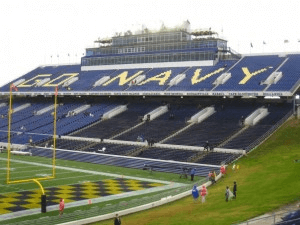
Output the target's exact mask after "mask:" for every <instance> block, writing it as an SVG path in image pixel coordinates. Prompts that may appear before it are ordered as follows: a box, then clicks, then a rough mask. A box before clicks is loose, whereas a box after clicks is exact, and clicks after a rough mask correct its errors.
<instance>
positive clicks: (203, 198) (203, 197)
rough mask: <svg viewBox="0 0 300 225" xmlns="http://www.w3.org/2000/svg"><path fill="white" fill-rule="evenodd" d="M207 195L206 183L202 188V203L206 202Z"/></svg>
mask: <svg viewBox="0 0 300 225" xmlns="http://www.w3.org/2000/svg"><path fill="white" fill-rule="evenodd" d="M206 195H207V189H206V187H205V185H203V186H202V189H201V196H202V203H204V202H205V196H206Z"/></svg>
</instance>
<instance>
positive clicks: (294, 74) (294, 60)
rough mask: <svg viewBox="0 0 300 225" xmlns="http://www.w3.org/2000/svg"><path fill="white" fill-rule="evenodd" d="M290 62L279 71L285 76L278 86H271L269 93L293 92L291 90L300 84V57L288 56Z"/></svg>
mask: <svg viewBox="0 0 300 225" xmlns="http://www.w3.org/2000/svg"><path fill="white" fill-rule="evenodd" d="M287 57H288V61H287V62H286V63H285V64H284V65H283V66H282V67H281V68H280V69H279V71H280V72H282V74H283V78H281V79H280V80H279V81H278V82H277V83H276V84H273V85H271V87H269V88H268V89H267V91H293V90H291V89H292V88H293V86H294V85H295V84H297V82H299V74H300V65H299V60H300V55H288V56H287Z"/></svg>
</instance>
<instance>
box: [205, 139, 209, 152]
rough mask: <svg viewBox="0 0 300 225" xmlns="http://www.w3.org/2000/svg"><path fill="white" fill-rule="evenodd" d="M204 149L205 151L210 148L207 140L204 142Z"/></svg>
mask: <svg viewBox="0 0 300 225" xmlns="http://www.w3.org/2000/svg"><path fill="white" fill-rule="evenodd" d="M204 150H206V151H207V152H208V151H209V150H210V145H209V143H208V141H206V143H205V145H204Z"/></svg>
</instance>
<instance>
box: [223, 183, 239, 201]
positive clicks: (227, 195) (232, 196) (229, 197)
mask: <svg viewBox="0 0 300 225" xmlns="http://www.w3.org/2000/svg"><path fill="white" fill-rule="evenodd" d="M236 192H237V184H236V181H234V182H233V190H232V192H231V191H230V189H229V186H227V187H226V191H225V201H226V202H228V200H232V199H236Z"/></svg>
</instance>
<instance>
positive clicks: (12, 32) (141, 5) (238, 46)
mask: <svg viewBox="0 0 300 225" xmlns="http://www.w3.org/2000/svg"><path fill="white" fill-rule="evenodd" d="M299 12H300V1H299V0H286V1H283V0H280V1H279V0H276V1H275V0H274V1H271V0H194V1H191V0H182V1H178V0H173V1H164V0H153V1H152V0H147V1H144V0H125V1H124V0H108V1H104V0H101V1H100V0H84V1H74V0H9V1H0V23H1V28H0V29H1V39H0V73H1V74H0V86H2V85H3V84H6V83H8V82H10V81H11V80H13V79H15V78H16V77H19V76H21V75H23V74H25V73H27V72H29V71H31V70H33V69H35V68H36V67H38V66H40V65H45V64H51V63H52V64H58V63H59V64H66V63H79V62H80V57H81V56H82V54H83V53H84V52H85V48H86V47H91V46H93V45H94V43H93V42H94V40H96V39H97V38H98V37H101V38H104V37H111V36H112V35H113V34H114V33H115V32H123V31H126V30H128V29H131V30H135V29H137V28H140V27H141V26H142V24H144V25H146V26H148V27H152V28H157V29H158V28H159V27H160V24H161V23H162V22H164V24H165V25H166V26H167V27H174V26H176V25H179V24H181V23H182V21H184V20H187V19H188V20H189V21H190V22H191V28H192V29H199V28H210V27H211V29H212V30H214V31H217V32H218V33H219V34H220V35H221V36H224V37H225V38H226V39H227V40H228V41H229V42H228V45H229V46H230V47H232V48H233V49H235V50H236V51H238V52H240V53H244V54H249V53H250V52H251V53H252V54H253V53H262V52H264V53H267V52H290V51H293V52H295V51H297V52H300V42H299V41H300V24H299V21H300V13H299ZM222 30H223V33H222ZM284 40H288V41H289V43H285V44H284ZM263 41H265V43H266V44H265V45H263ZM250 43H253V48H251V47H250ZM68 54H70V56H68ZM58 55H59V57H57V56H58ZM76 55H77V56H76ZM51 56H52V59H51Z"/></svg>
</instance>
